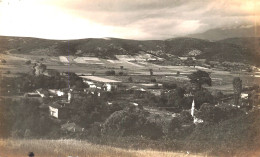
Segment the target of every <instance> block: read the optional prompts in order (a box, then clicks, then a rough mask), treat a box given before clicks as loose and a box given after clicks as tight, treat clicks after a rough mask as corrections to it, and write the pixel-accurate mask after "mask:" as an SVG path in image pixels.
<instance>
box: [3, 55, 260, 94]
mask: <svg viewBox="0 0 260 157" xmlns="http://www.w3.org/2000/svg"><path fill="white" fill-rule="evenodd" d="M0 57H1V58H4V59H5V60H6V61H7V63H5V64H3V63H0V67H1V71H2V73H5V72H7V71H10V72H11V73H10V74H8V76H9V77H12V76H15V75H14V74H15V73H18V72H24V73H30V71H31V70H32V65H26V64H25V62H26V61H28V60H31V62H32V63H36V62H41V63H43V64H46V65H47V68H48V69H56V70H58V71H59V72H64V71H65V72H66V71H67V72H75V73H84V74H91V73H92V72H95V75H96V76H100V77H102V78H106V79H111V80H117V81H121V82H128V81H127V80H128V78H129V77H130V76H131V77H132V78H133V80H134V82H135V83H150V81H151V78H152V77H153V78H155V79H156V81H157V82H158V83H161V82H164V81H166V82H169V81H173V82H176V83H182V82H188V80H189V79H188V77H187V76H188V75H189V74H191V73H192V72H195V71H196V70H199V69H203V70H205V71H207V72H210V73H211V78H212V81H213V82H212V87H209V89H210V90H211V91H213V90H218V91H219V90H221V91H224V92H225V93H230V92H232V90H233V87H232V86H231V84H232V80H233V78H234V77H237V76H239V77H240V78H241V79H242V80H243V83H244V85H252V84H259V82H260V78H259V77H258V73H256V75H255V76H254V75H252V74H250V73H249V74H247V73H241V74H239V73H231V72H228V71H223V70H219V69H207V68H203V67H199V66H196V67H188V66H162V65H156V64H152V63H149V62H146V61H144V60H143V58H142V57H139V58H138V57H137V58H134V57H132V56H127V55H118V56H117V57H118V59H119V60H107V59H101V58H96V57H77V58H75V57H74V56H47V55H25V54H2V55H1V56H0ZM148 57H149V56H148ZM135 59H139V60H140V61H138V60H137V61H136V62H130V61H134V60H135ZM77 61H79V62H80V63H77ZM81 62H82V63H81ZM83 62H84V63H83ZM120 66H123V72H124V73H126V74H127V76H119V75H117V74H118V72H120V71H122V70H121V69H120ZM149 69H153V75H154V76H150V72H149ZM108 70H115V71H116V76H105V72H106V71H108ZM177 71H179V72H180V75H179V76H177V75H176V73H177ZM5 75H6V74H5ZM104 76H105V77H104Z"/></svg>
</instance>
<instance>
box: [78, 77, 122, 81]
mask: <svg viewBox="0 0 260 157" xmlns="http://www.w3.org/2000/svg"><path fill="white" fill-rule="evenodd" d="M79 77H81V78H83V79H88V80H92V81H98V82H104V83H116V82H121V81H116V80H111V79H107V78H103V77H98V76H79Z"/></svg>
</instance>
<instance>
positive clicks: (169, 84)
mask: <svg viewBox="0 0 260 157" xmlns="http://www.w3.org/2000/svg"><path fill="white" fill-rule="evenodd" d="M176 87H177V84H176V83H172V82H165V83H163V88H164V89H175V88H176Z"/></svg>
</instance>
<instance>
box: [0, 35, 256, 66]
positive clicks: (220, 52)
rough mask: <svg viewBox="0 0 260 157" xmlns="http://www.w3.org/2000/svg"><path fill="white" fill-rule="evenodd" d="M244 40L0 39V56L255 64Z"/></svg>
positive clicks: (252, 53) (249, 47)
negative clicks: (118, 57) (146, 56)
mask: <svg viewBox="0 0 260 157" xmlns="http://www.w3.org/2000/svg"><path fill="white" fill-rule="evenodd" d="M244 40H245V41H248V40H246V39H244V38H238V39H226V40H222V41H217V42H212V41H208V40H201V39H195V38H173V39H168V40H146V41H143V40H127V39H117V38H104V39H80V40H46V39H38V38H27V37H6V36H0V53H1V52H2V53H3V52H9V53H23V54H33V55H39V54H41V55H50V56H58V55H76V56H96V57H100V58H110V59H115V55H135V54H139V53H149V54H153V55H156V56H159V57H162V58H165V59H169V58H170V57H174V56H196V58H201V59H209V60H217V61H231V62H244V63H258V61H259V59H260V57H259V55H258V52H259V51H258V50H259V49H253V48H251V47H253V46H252V45H250V44H252V43H251V42H250V41H248V43H247V44H245V43H246V42H245V41H244ZM258 44H259V43H258ZM253 45H255V44H253Z"/></svg>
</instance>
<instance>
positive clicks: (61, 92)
mask: <svg viewBox="0 0 260 157" xmlns="http://www.w3.org/2000/svg"><path fill="white" fill-rule="evenodd" d="M49 92H50V93H52V94H55V95H57V96H64V95H65V92H63V91H61V90H57V89H49Z"/></svg>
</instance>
